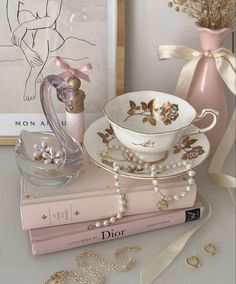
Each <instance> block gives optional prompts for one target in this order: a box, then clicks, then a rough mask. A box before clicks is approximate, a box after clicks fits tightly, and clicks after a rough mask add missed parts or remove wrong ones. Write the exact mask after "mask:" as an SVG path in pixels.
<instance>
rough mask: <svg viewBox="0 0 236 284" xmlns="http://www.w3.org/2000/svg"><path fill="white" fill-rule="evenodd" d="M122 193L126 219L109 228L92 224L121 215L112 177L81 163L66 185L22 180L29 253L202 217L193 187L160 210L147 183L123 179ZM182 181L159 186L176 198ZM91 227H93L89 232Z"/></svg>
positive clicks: (91, 164)
mask: <svg viewBox="0 0 236 284" xmlns="http://www.w3.org/2000/svg"><path fill="white" fill-rule="evenodd" d="M121 186H122V189H123V190H124V192H125V193H126V199H127V210H126V212H125V216H124V217H123V218H121V219H120V220H119V221H118V222H116V223H115V224H112V225H110V226H109V227H102V228H94V226H93V225H94V224H95V222H96V220H103V219H106V218H109V217H111V216H114V215H116V214H117V212H118V211H119V197H118V195H117V194H116V191H115V187H114V179H113V175H112V174H111V173H109V172H106V171H104V170H103V169H100V168H98V167H97V166H95V165H94V164H93V163H92V162H91V161H89V160H87V159H85V161H84V163H83V167H82V169H81V172H80V175H79V177H78V179H77V180H75V181H74V182H73V183H71V184H69V185H68V186H66V187H62V188H57V189H52V188H51V189H48V188H42V187H37V186H34V185H32V184H30V183H28V182H27V181H26V180H24V179H23V177H21V204H20V208H21V220H22V227H23V229H24V230H28V231H29V237H30V242H31V245H32V253H33V255H41V254H47V253H52V252H56V251H61V250H65V249H70V248H75V247H79V246H84V245H88V244H91V243H95V242H101V241H107V240H112V239H117V238H121V237H125V236H129V235H133V234H137V233H141V232H147V231H151V230H156V229H159V228H164V227H167V226H172V225H176V224H181V223H184V222H188V221H193V220H197V219H200V218H201V216H202V213H203V210H204V208H203V206H202V205H201V204H200V203H199V202H196V195H197V187H196V184H194V185H193V186H192V189H191V191H190V192H189V193H188V194H187V195H186V196H185V197H184V198H181V199H179V200H174V201H172V202H171V203H170V204H169V208H168V211H159V210H158V207H157V204H158V202H159V201H160V200H161V196H160V195H159V194H157V193H156V192H154V190H153V186H152V183H151V181H147V180H135V179H128V178H121ZM185 187H186V180H185V177H184V176H182V177H178V178H174V179H171V180H165V181H163V182H161V183H160V188H161V191H162V193H163V194H165V195H168V194H171V195H175V194H179V193H180V192H182V191H183V190H184V188H185ZM91 228H92V229H91Z"/></svg>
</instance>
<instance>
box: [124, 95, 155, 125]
mask: <svg viewBox="0 0 236 284" xmlns="http://www.w3.org/2000/svg"><path fill="white" fill-rule="evenodd" d="M129 105H130V109H129V110H128V111H127V114H128V117H126V119H125V120H124V122H125V121H127V120H128V119H129V118H130V117H132V116H135V115H140V116H142V117H143V123H149V124H151V125H153V126H156V124H157V121H156V118H155V114H156V113H157V112H158V108H157V103H156V100H154V99H153V100H151V101H149V102H148V103H145V102H141V103H140V105H137V104H136V103H135V102H134V101H129Z"/></svg>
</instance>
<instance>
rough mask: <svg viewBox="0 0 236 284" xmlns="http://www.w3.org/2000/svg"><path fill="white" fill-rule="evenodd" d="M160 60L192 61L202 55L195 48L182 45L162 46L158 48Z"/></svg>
mask: <svg viewBox="0 0 236 284" xmlns="http://www.w3.org/2000/svg"><path fill="white" fill-rule="evenodd" d="M158 56H159V59H160V60H165V59H173V58H175V59H185V60H190V59H193V58H194V57H199V56H201V53H200V52H199V51H197V50H195V49H193V48H190V47H186V46H182V45H160V46H159V48H158Z"/></svg>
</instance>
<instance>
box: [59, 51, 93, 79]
mask: <svg viewBox="0 0 236 284" xmlns="http://www.w3.org/2000/svg"><path fill="white" fill-rule="evenodd" d="M55 63H56V65H57V66H59V67H61V68H63V69H65V71H64V72H63V73H61V74H59V75H58V76H60V77H62V78H64V79H66V78H68V77H70V76H75V77H77V78H80V79H83V80H85V81H87V82H91V81H90V78H89V76H88V75H87V74H85V73H84V72H86V71H88V70H90V69H93V67H92V64H91V63H88V64H84V65H83V66H81V67H79V68H73V67H71V66H70V64H69V63H68V62H66V60H65V59H63V58H62V57H60V56H57V57H56V60H55Z"/></svg>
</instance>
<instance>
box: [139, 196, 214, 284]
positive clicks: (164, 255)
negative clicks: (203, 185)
mask: <svg viewBox="0 0 236 284" xmlns="http://www.w3.org/2000/svg"><path fill="white" fill-rule="evenodd" d="M199 196H200V197H201V201H202V203H203V205H204V206H205V213H204V217H203V219H202V220H201V221H200V224H199V225H198V226H197V227H195V228H194V229H192V230H190V231H188V232H187V233H185V234H184V235H182V236H181V237H179V238H178V239H176V240H174V241H173V242H172V243H171V244H170V245H169V246H168V247H167V248H165V249H164V250H163V251H162V252H161V253H160V254H159V255H157V256H155V257H154V258H153V259H152V260H151V261H149V262H148V263H147V264H146V265H145V266H144V267H143V269H142V270H141V271H140V283H141V284H151V283H152V282H153V281H154V280H155V279H157V278H158V277H159V276H160V275H161V273H162V272H164V271H165V270H166V269H167V268H168V267H169V265H170V264H171V263H172V262H173V261H174V259H175V258H176V257H177V256H178V254H179V253H180V252H181V251H182V249H183V248H184V246H185V245H186V244H187V242H188V241H189V239H190V238H191V237H192V235H193V234H194V233H195V232H196V231H197V230H199V229H200V228H201V227H202V226H203V225H204V224H205V223H206V222H207V221H208V220H209V218H210V216H211V205H210V203H209V202H208V200H207V199H206V198H205V197H204V196H203V195H202V194H199Z"/></svg>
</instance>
